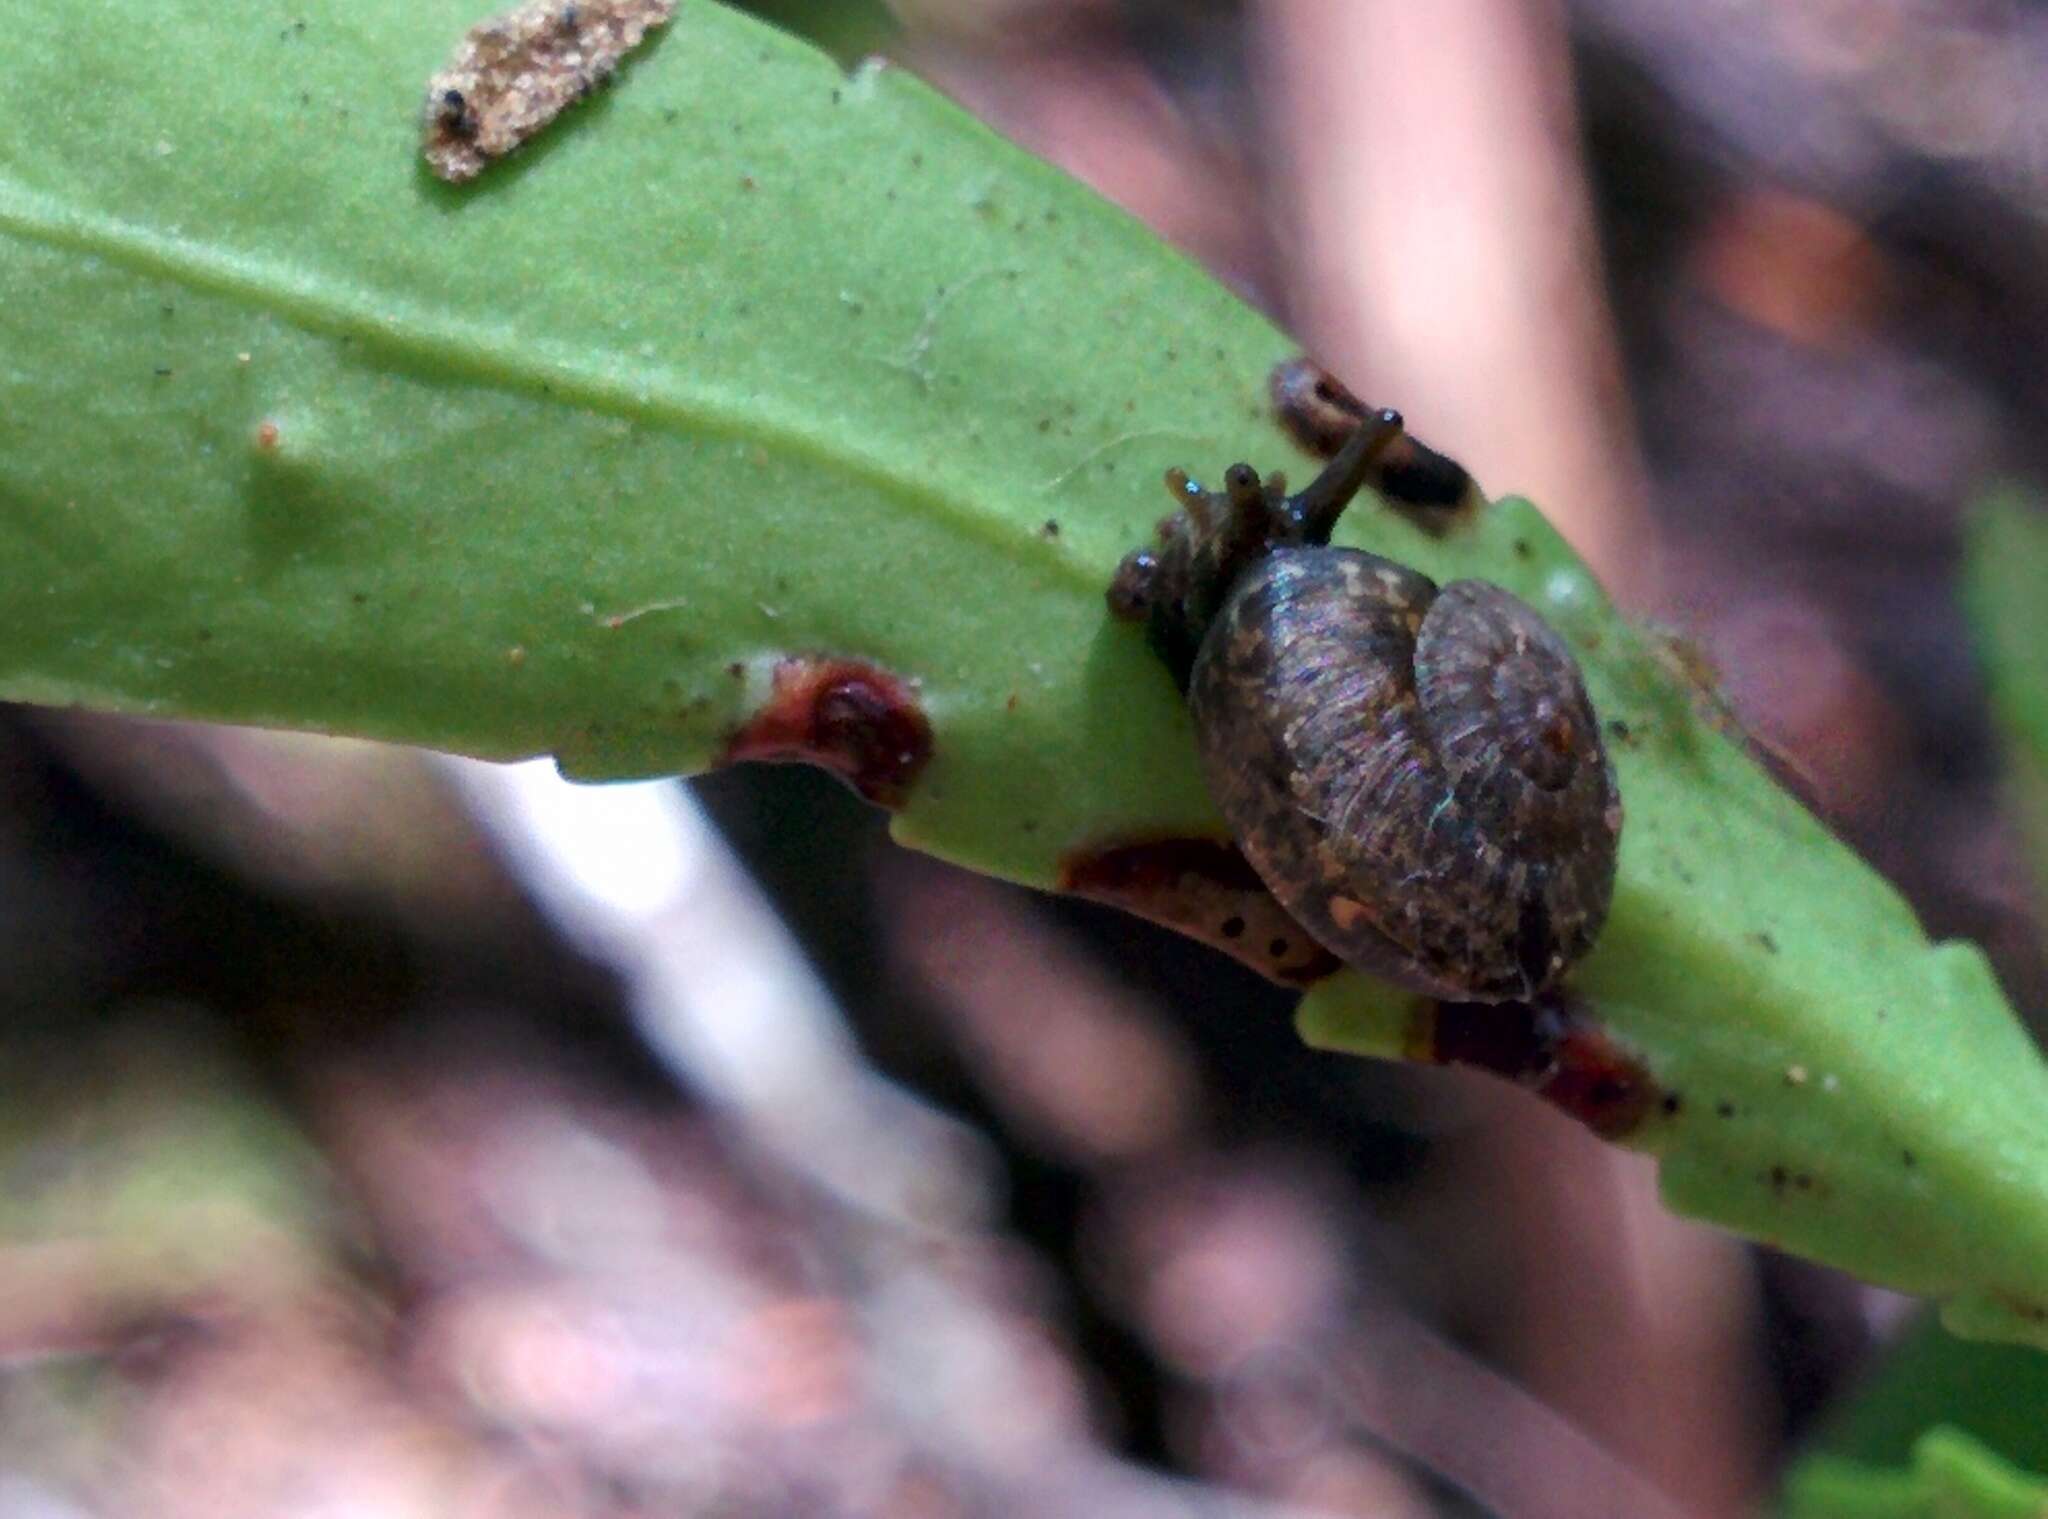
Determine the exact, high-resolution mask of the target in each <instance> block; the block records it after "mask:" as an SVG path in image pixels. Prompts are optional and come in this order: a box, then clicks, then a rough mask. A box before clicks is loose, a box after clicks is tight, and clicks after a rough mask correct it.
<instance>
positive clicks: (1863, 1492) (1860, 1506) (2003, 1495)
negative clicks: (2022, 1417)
mask: <svg viewBox="0 0 2048 1519" xmlns="http://www.w3.org/2000/svg"><path fill="white" fill-rule="evenodd" d="M1782 1512H1783V1513H1784V1514H1785V1515H1786V1516H1787V1519H2042V1516H2043V1515H2044V1514H2048V1482H2044V1481H2042V1480H2041V1479H2040V1478H2039V1477H2036V1476H2033V1475H2032V1474H2030V1473H2028V1472H2024V1471H2021V1470H2020V1469H2019V1468H2018V1467H2016V1466H2012V1465H2010V1464H2009V1463H2007V1462H2005V1461H2003V1460H2001V1459H2000V1458H1999V1457H1998V1456H1997V1455H1995V1454H1993V1453H1992V1452H1991V1451H1989V1450H1987V1449H1985V1448H1984V1447H1983V1446H1982V1445H1979V1444H1978V1443H1977V1442H1976V1441H1974V1440H1972V1439H1971V1438H1970V1437H1969V1436H1968V1435H1966V1434H1963V1433H1961V1432H1960V1431H1957V1430H1952V1429H1935V1430H1930V1431H1928V1433H1927V1434H1926V1435H1924V1436H1922V1437H1921V1439H1920V1440H1919V1441H1918V1443H1916V1444H1915V1445H1914V1447H1913V1458H1912V1465H1911V1466H1910V1467H1908V1468H1906V1469H1905V1470H1895V1469H1888V1468H1881V1467H1874V1466H1868V1465H1865V1464H1863V1463H1861V1462H1856V1461H1849V1460H1845V1459H1843V1458H1842V1457H1839V1456H1813V1457H1809V1458H1808V1459H1807V1460H1805V1461H1802V1462H1801V1463H1800V1464H1799V1466H1798V1467H1797V1469H1795V1470H1794V1471H1793V1473H1792V1475H1791V1477H1790V1478H1789V1479H1788V1480H1787V1482H1786V1485H1785V1503H1784V1507H1783V1509H1782Z"/></svg>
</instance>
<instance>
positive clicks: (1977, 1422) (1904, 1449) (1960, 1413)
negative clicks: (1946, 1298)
mask: <svg viewBox="0 0 2048 1519" xmlns="http://www.w3.org/2000/svg"><path fill="white" fill-rule="evenodd" d="M2044 1410H2048V1357H2044V1356H2040V1355H2037V1354H2035V1353H2034V1352H2033V1351H2031V1350H2028V1349H2024V1348H2022V1347H2019V1346H2014V1345H1985V1344H1978V1343H1973V1342H1970V1341H1966V1340H1958V1339H1956V1338H1955V1337H1954V1336H1953V1335H1950V1334H1947V1333H1945V1332H1943V1330H1942V1328H1941V1326H1940V1325H1939V1324H1937V1323H1935V1322H1934V1321H1933V1319H1932V1318H1931V1317H1928V1318H1923V1319H1922V1320H1921V1322H1920V1323H1918V1324H1917V1325H1915V1326H1914V1327H1913V1328H1911V1329H1910V1330H1908V1331H1907V1332H1906V1334H1905V1335H1903V1336H1902V1337H1901V1338H1900V1340H1899V1341H1898V1343H1896V1344H1895V1345H1893V1346H1891V1347H1890V1348H1889V1349H1887V1350H1886V1351H1885V1353H1884V1358H1883V1360H1882V1361H1881V1362H1880V1363H1879V1364H1878V1366H1877V1367H1876V1368H1875V1369H1874V1370H1873V1371H1872V1372H1871V1373H1869V1374H1868V1375H1866V1376H1864V1377H1863V1378H1862V1379H1861V1380H1860V1381H1859V1383H1858V1384H1857V1386H1856V1387H1855V1388H1854V1389H1853V1390H1852V1392H1851V1394H1850V1396H1849V1397H1848V1398H1847V1399H1846V1400H1845V1401H1844V1402H1843V1403H1842V1404H1841V1405H1840V1406H1839V1407H1838V1408H1836V1409H1833V1410H1831V1411H1830V1413H1829V1415H1828V1418H1827V1422H1826V1425H1825V1427H1824V1428H1823V1429H1822V1430H1821V1431H1820V1433H1819V1434H1818V1435H1817V1436H1816V1437H1815V1439H1814V1441H1813V1447H1812V1448H1813V1451H1814V1452H1815V1453H1816V1454H1821V1455H1827V1456H1833V1457H1837V1458H1840V1459H1842V1460H1847V1461H1856V1462H1861V1463H1863V1464H1865V1465H1868V1466H1901V1465H1904V1464H1906V1463H1907V1462H1908V1461H1909V1460H1910V1459H1911V1457H1912V1452H1913V1447H1914V1445H1915V1444H1916V1443H1917V1442H1918V1440H1919V1439H1920V1436H1921V1435H1922V1434H1923V1433H1925V1432H1926V1431H1927V1430H1929V1429H1932V1428H1934V1427H1935V1426H1937V1425H1946V1426H1949V1427H1950V1428H1953V1429H1955V1430H1958V1431H1960V1432H1961V1433H1963V1434H1966V1435H1968V1436H1969V1437H1970V1438H1971V1439H1972V1440H1975V1441H1977V1442H1978V1443H1979V1444H1981V1445H1983V1446H1985V1447H1986V1448H1987V1449H1989V1450H1991V1451H1994V1452H1996V1453H1997V1454H1998V1455H1999V1456H2000V1457H2002V1458H2003V1459H2005V1460H2007V1461H2010V1462H2012V1463H2013V1464H2014V1465H2016V1466H2023V1467H2028V1468H2032V1469H2034V1470H2037V1471H2048V1418H2043V1416H2042V1415H2043V1412H2044Z"/></svg>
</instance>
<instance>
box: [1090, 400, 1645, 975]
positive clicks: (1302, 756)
mask: <svg viewBox="0 0 2048 1519" xmlns="http://www.w3.org/2000/svg"><path fill="white" fill-rule="evenodd" d="M1404 437H1405V434H1404V433H1403V430H1402V424H1401V418H1400V415H1399V414H1398V413H1396V412H1392V411H1380V412H1377V413H1372V414H1370V415H1368V416H1366V417H1364V418H1363V419H1362V420H1361V423H1360V425H1359V426H1358V427H1356V428H1355V429H1354V430H1353V432H1352V433H1351V436H1350V437H1349V439H1348V440H1347V441H1346V442H1345V443H1344V445H1343V446H1342V447H1341V448H1340V449H1339V450H1338V452H1337V454H1336V457H1335V458H1334V459H1332V460H1331V461H1330V463H1329V464H1328V465H1327V466H1326V467H1325V468H1324V470H1323V472H1322V473H1321V474H1320V475H1318V476H1317V477H1316V479H1315V480H1314V481H1312V482H1311V483H1310V484H1309V486H1308V487H1307V488H1306V489H1305V490H1303V491H1301V492H1300V493H1299V494H1296V495H1293V496H1288V495H1285V494H1283V492H1284V490H1285V485H1284V483H1283V481H1282V479H1281V477H1280V476H1278V475H1274V476H1272V477H1271V478H1269V479H1264V480H1262V479H1261V478H1260V476H1259V473H1258V471H1257V470H1255V469H1253V468H1252V467H1251V466H1250V465H1248V464H1238V465H1234V466H1233V467H1232V468H1231V469H1230V471H1229V472H1228V473H1227V474H1226V475H1225V477H1224V488H1223V490H1222V491H1221V492H1211V491H1208V490H1205V489H1203V488H1202V487H1201V486H1199V485H1197V484H1195V483H1194V482H1193V481H1192V480H1190V479H1189V478H1188V477H1187V475H1186V474H1185V473H1184V472H1182V471H1180V470H1173V471H1170V472H1169V473H1168V475H1167V486H1168V488H1169V489H1170V490H1171V491H1172V492H1173V494H1174V496H1175V497H1176V499H1177V500H1179V502H1180V504H1181V509H1180V511H1178V512H1176V513H1175V514H1174V515H1172V516H1170V517H1168V518H1167V519H1166V520H1165V521H1163V522H1162V523H1161V524H1160V527H1159V547H1158V548H1157V549H1156V550H1151V549H1139V550H1137V551H1135V552H1133V553H1132V554H1130V555H1128V556H1127V557H1126V558H1125V559H1124V561H1123V563H1122V565H1121V566H1120V567H1119V569H1118V571H1117V575H1116V579H1115V581H1114V582H1113V583H1112V584H1111V586H1110V589H1109V604H1110V608H1111V610H1112V612H1113V613H1115V614H1116V615H1117V616H1119V617H1122V618H1125V619H1127V620H1133V621H1143V622H1144V623H1145V624H1146V625H1147V630H1148V634H1149V637H1150V641H1151V643H1152V646H1153V648H1154V649H1155V651H1156V652H1157V653H1158V654H1159V655H1160V656H1161V658H1162V659H1164V660H1165V662H1166V664H1167V666H1168V668H1169V669H1170V670H1171V671H1172V672H1173V674H1174V676H1175V678H1176V680H1177V681H1178V682H1179V684H1180V687H1181V690H1182V693H1183V694H1184V695H1185V696H1186V698H1187V702H1188V707H1189V711H1190V714H1191V716H1192V718H1193V720H1194V727H1195V732H1196V735H1197V741H1198V744H1199V747H1200V750H1201V757H1202V766H1203V771H1204V774H1205V776H1206V778H1207V781H1208V785H1209V789H1210V792H1211V794H1212V795H1213V796H1214V798H1215V800H1216V803H1217V805H1218V807H1219V808H1220V809H1221V810H1222V813H1223V816H1224V819H1225V821H1226V822H1227V823H1228V824H1229V826H1230V830H1231V833H1232V834H1233V835H1234V837H1235V838H1236V841H1237V843H1238V845H1239V847H1240V848H1241V849H1242V850H1243V851H1244V854H1245V856H1246V857H1247V858H1248V859H1249V860H1250V861H1251V864H1252V866H1253V868H1254V869H1255V870H1256V871H1257V872H1258V874H1259V876H1260V878H1261V879H1262V880H1263V881H1264V882H1265V884H1266V886H1267V888H1268V889H1269V890H1270V891H1271V892H1272V894H1273V895H1274V896H1275V897H1276V898H1278V899H1279V901H1280V903H1281V905H1282V906H1283V907H1285V908H1286V909H1287V910H1288V912H1289V913H1290V914H1291V915H1292V916H1293V917H1294V918H1295V919H1296V921H1297V922H1299V923H1300V924H1301V925H1302V927H1303V928H1305V929H1306V930H1307V931H1308V932H1309V933H1310V934H1312V935H1313V936H1314V937H1315V938H1316V939H1317V940H1319V941H1320V942H1321V943H1322V944H1323V945H1324V946H1325V947H1326V948H1328V949H1329V950H1330V951H1331V952H1332V953H1334V954H1336V955H1338V956H1339V957H1341V958H1342V959H1344V960H1346V961H1348V962H1349V963H1351V964H1353V965H1355V966H1357V967H1358V968H1359V969H1361V970H1364V971H1367V972H1369V973H1371V974H1374V975H1377V976H1380V977H1383V978H1385V979H1387V980H1391V981H1395V982H1398V983H1400V984H1402V985H1404V986H1407V987H1410V988H1412V989H1414V990H1416V991H1420V992H1425V993H1427V994H1429V995H1431V996H1436V997H1443V998H1451V999H1456V1000H1460V1001H1478V1002H1498V1001H1508V1000H1526V999H1529V998H1531V997H1534V996H1536V995H1537V994H1538V993H1540V992H1542V991H1544V990H1545V989H1547V988H1549V987H1551V986H1554V985H1555V984H1556V983H1557V981H1558V980H1559V978H1560V977H1562V976H1563V974H1564V973H1565V971H1566V970H1568V969H1569V968H1570V967H1571V966H1572V965H1573V964H1574V963H1575V962H1576V961H1577V960H1579V959H1580V958H1581V957H1582V956H1583V955H1584V954H1585V953H1586V951H1587V950H1588V949H1590V948H1591V947H1592V944H1593V941H1594V938H1595V936H1596V935H1597V934H1598V933H1599V931H1600V927H1601V924H1602V923H1603V922H1604V921H1605V919H1606V916H1607V907H1608V902H1609V900H1610V898H1611V897H1612V894H1613V889H1614V867H1615V855H1616V849H1617V846H1618V844H1619V842H1620V836H1621V799H1620V794H1619V792H1618V791H1617V789H1616V786H1615V781H1614V772H1613V770H1612V768H1611V767H1610V765H1609V764H1608V760H1607V753H1606V750H1605V748H1604V747H1603V746H1602V743H1601V739H1600V729H1599V725H1598V723H1597V722H1596V720H1595V718H1594V715H1593V708H1592V703H1591V702H1590V701H1589V700H1588V698H1587V696H1586V689H1585V684H1584V682H1583V680H1582V679H1581V677H1580V674H1579V669H1578V665H1577V663H1576V662H1575V661H1574V660H1573V658H1572V655H1571V652H1570V651H1569V650H1568V649H1567V648H1566V647H1565V644H1564V642H1563V640H1562V639H1560V638H1559V637H1558V635H1557V634H1556V632H1555V631H1553V630H1552V629H1551V627H1550V626H1549V625H1548V624H1547V623H1545V622H1544V620H1543V619H1542V618H1541V617H1539V616H1538V615H1537V614H1536V612H1535V611H1534V610H1533V609H1532V608H1530V607H1529V606H1528V605H1527V604H1526V603H1525V602H1522V601H1520V600H1518V599H1517V598H1516V597H1514V596H1512V595H1510V594H1509V593H1508V592H1507V591H1505V590H1502V589H1501V588H1500V587H1499V586H1495V585H1490V584H1487V583H1486V582H1484V581H1477V580H1459V581H1453V582H1451V583H1450V584H1448V585H1445V586H1441V587H1439V586H1438V585H1437V584H1436V583H1435V582H1434V581H1432V580H1430V579H1429V577H1427V576H1425V575H1422V574H1420V573H1418V572H1417V571H1415V570H1412V569H1409V568H1407V567H1406V566H1404V565H1401V564H1398V563H1396V562H1394V561H1393V560H1391V559H1385V558H1382V557H1380V556H1379V555H1377V554H1370V553H1366V552H1364V551H1362V550H1359V549H1347V548H1333V547H1331V546H1330V532H1331V529H1332V528H1333V527H1334V526H1335V525H1336V521H1337V518H1338V517H1339V516H1340V515H1341V514H1342V512H1343V511H1344V508H1345V507H1346V506H1347V505H1349V503H1350V501H1351V499H1352V497H1353V496H1355V495H1356V494H1357V493H1358V491H1359V489H1360V488H1361V487H1362V486H1364V485H1365V484H1367V483H1368V482H1369V481H1372V480H1374V479H1376V472H1377V471H1378V470H1379V469H1380V467H1381V465H1382V462H1383V461H1384V460H1385V459H1386V458H1388V457H1389V456H1390V455H1392V456H1394V457H1399V456H1400V452H1401V451H1400V450H1398V449H1397V445H1399V444H1400V443H1401V442H1402V440H1403V439H1404Z"/></svg>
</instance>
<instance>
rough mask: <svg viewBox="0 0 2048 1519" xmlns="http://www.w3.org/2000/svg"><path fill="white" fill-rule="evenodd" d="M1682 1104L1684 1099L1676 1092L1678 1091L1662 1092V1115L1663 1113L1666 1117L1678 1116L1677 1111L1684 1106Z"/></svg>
mask: <svg viewBox="0 0 2048 1519" xmlns="http://www.w3.org/2000/svg"><path fill="white" fill-rule="evenodd" d="M1684 1106H1685V1099H1684V1098H1683V1097H1681V1096H1679V1094H1678V1093H1676V1092H1666V1093H1665V1094H1664V1101H1663V1103H1662V1107H1663V1109H1664V1115H1665V1116H1666V1117H1667V1118H1675V1117H1677V1116H1678V1113H1679V1111H1680V1110H1681V1109H1682V1108H1684Z"/></svg>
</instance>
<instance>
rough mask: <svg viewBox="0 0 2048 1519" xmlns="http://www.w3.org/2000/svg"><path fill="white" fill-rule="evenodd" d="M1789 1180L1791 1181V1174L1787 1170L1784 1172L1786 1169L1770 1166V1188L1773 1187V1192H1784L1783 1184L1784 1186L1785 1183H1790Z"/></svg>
mask: <svg viewBox="0 0 2048 1519" xmlns="http://www.w3.org/2000/svg"><path fill="white" fill-rule="evenodd" d="M1791 1179H1792V1173H1791V1172H1789V1171H1787V1170H1786V1169H1785V1168H1784V1167H1783V1166H1772V1167H1771V1186H1772V1187H1773V1188H1774V1189H1775V1190H1777V1191H1779V1192H1782V1191H1784V1190H1785V1184H1786V1183H1787V1182H1788V1181H1790V1180H1791Z"/></svg>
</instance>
